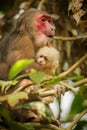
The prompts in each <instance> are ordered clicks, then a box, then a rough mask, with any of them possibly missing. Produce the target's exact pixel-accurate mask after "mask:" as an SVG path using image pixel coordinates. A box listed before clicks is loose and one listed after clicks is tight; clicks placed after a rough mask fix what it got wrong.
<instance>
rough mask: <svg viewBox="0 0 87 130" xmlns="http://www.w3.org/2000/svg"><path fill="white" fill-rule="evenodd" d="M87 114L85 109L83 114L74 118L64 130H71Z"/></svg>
mask: <svg viewBox="0 0 87 130" xmlns="http://www.w3.org/2000/svg"><path fill="white" fill-rule="evenodd" d="M86 113H87V109H85V110H84V111H83V112H81V113H80V114H79V116H78V117H76V118H75V119H74V120H73V121H72V122H71V123H70V125H69V126H68V127H67V128H66V130H72V127H73V126H74V125H75V124H76V123H77V122H78V121H79V120H80V119H81V118H82V117H83V116H84V115H85V114H86Z"/></svg>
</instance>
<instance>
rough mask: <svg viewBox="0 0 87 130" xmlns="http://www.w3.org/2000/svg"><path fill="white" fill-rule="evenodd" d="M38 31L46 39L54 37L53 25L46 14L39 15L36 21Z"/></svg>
mask: <svg viewBox="0 0 87 130" xmlns="http://www.w3.org/2000/svg"><path fill="white" fill-rule="evenodd" d="M36 22H37V23H36V24H37V27H38V30H39V31H41V32H42V33H44V34H45V35H46V36H48V37H52V36H54V35H55V26H54V24H53V21H52V18H51V16H49V15H47V14H41V15H39V16H38V18H37V19H36Z"/></svg>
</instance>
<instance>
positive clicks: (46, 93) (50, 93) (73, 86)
mask: <svg viewBox="0 0 87 130" xmlns="http://www.w3.org/2000/svg"><path fill="white" fill-rule="evenodd" d="M86 83H87V78H85V79H82V80H80V81H78V82H76V83H74V84H73V85H71V86H70V85H69V87H68V90H72V88H76V87H79V86H80V85H82V84H86ZM65 87H66V86H65ZM68 90H66V91H68ZM54 94H55V90H54V89H52V90H48V91H45V92H39V95H40V96H41V97H46V96H51V95H54Z"/></svg>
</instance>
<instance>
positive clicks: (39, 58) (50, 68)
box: [36, 46, 59, 75]
mask: <svg viewBox="0 0 87 130" xmlns="http://www.w3.org/2000/svg"><path fill="white" fill-rule="evenodd" d="M36 62H37V63H38V64H39V65H40V66H41V68H42V70H43V71H44V72H46V73H47V74H50V75H53V74H55V70H56V68H57V67H58V65H59V52H58V51H57V49H55V48H53V47H47V46H45V47H42V48H40V49H39V50H38V52H37V54H36Z"/></svg>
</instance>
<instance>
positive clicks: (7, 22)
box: [0, 0, 87, 130]
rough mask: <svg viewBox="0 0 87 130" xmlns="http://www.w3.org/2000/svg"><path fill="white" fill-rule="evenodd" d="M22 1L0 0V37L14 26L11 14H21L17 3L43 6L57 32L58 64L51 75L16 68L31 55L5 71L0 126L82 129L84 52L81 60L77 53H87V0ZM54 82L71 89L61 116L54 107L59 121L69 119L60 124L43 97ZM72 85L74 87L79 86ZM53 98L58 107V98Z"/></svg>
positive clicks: (86, 100) (86, 97)
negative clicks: (55, 71) (65, 113)
mask: <svg viewBox="0 0 87 130" xmlns="http://www.w3.org/2000/svg"><path fill="white" fill-rule="evenodd" d="M22 1H23V0H13V1H12V0H1V1H0V10H1V11H2V12H5V14H4V17H2V19H0V39H1V38H2V37H3V35H5V33H7V32H9V31H10V30H11V29H12V28H13V25H14V22H15V21H16V19H15V16H16V15H17V16H18V15H19V16H20V12H21V9H23V10H26V9H28V8H31V7H34V8H38V9H43V10H46V11H48V12H49V13H51V14H52V17H53V18H54V22H55V25H56V32H58V33H56V35H58V36H55V37H54V39H56V43H55V44H56V46H57V48H58V49H59V51H60V61H61V62H60V66H59V68H60V70H59V74H57V75H56V76H48V75H47V74H45V73H44V72H40V71H36V70H34V69H31V71H30V73H28V74H21V71H22V70H24V69H25V68H26V67H27V66H28V65H30V64H31V63H32V62H33V60H32V59H31V60H21V61H18V62H17V63H15V64H14V65H13V66H12V68H11V70H10V72H9V80H8V81H2V80H0V130H3V129H4V130H15V129H17V130H34V129H38V130H39V129H40V130H43V129H46V130H51V129H52V130H71V129H73V130H76V129H79V130H85V129H87V126H86V124H87V121H86V120H85V119H84V121H83V120H81V121H80V119H81V118H82V117H83V116H84V115H86V113H87V78H86V77H87V56H86V58H85V59H84V60H82V61H81V62H79V59H81V57H82V56H83V55H85V54H86V53H87V36H86V35H84V34H85V33H87V29H86V27H87V25H86V23H87V19H86V18H87V1H86V0H82V1H80V0H76V1H74V0H70V1H69V0H65V1H64V0H52V1H49V0H47V1H46V0H41V1H39V0H37V1H35V0H31V1H27V2H24V1H23V3H22V5H21V2H22ZM19 6H20V7H19ZM68 15H69V16H68ZM73 21H75V22H76V23H75V22H73ZM77 24H78V26H76V25H77ZM61 35H62V37H61ZM66 63H67V64H68V69H66V68H67V67H65V66H66ZM75 63H76V64H75ZM73 64H74V66H73ZM70 66H71V67H70ZM73 68H74V69H73ZM79 70H80V72H79ZM63 71H65V72H63ZM30 80H31V81H30ZM22 81H23V82H22ZM69 81H72V84H69ZM56 84H58V85H64V86H65V88H66V92H67V91H69V90H70V91H72V92H73V93H74V99H73V101H72V103H71V106H70V111H69V112H68V114H67V115H66V118H65V119H62V118H61V116H60V114H61V110H62V108H61V109H60V110H59V113H60V114H59V117H58V118H59V119H60V120H61V124H63V122H64V121H65V122H66V123H67V122H70V124H69V125H68V126H67V127H66V125H64V128H63V127H60V128H59V127H58V126H59V122H58V119H55V118H54V116H53V114H52V112H51V111H50V108H49V105H48V104H49V101H48V99H49V100H51V98H52V97H54V95H55V92H54V88H53V86H54V85H56ZM76 87H79V90H78V91H77V90H76V89H75V88H76ZM52 101H53V100H52ZM58 101H59V105H60V106H59V107H61V99H58ZM66 104H67V102H66ZM55 107H56V106H55ZM73 118H74V121H72V120H73ZM86 119H87V118H86ZM73 126H74V127H73Z"/></svg>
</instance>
